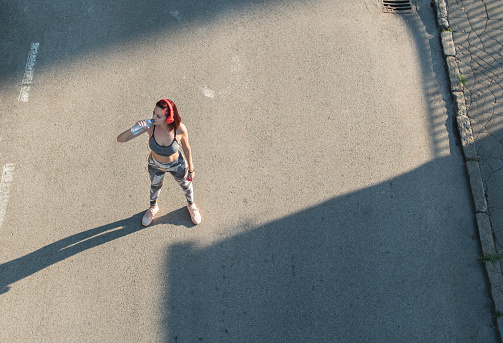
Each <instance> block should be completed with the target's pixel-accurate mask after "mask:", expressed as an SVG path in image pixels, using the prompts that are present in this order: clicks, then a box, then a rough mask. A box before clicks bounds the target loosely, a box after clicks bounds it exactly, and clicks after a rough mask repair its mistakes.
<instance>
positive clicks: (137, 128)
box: [131, 119, 154, 136]
mask: <svg viewBox="0 0 503 343" xmlns="http://www.w3.org/2000/svg"><path fill="white" fill-rule="evenodd" d="M145 121H146V122H147V125H145V126H140V125H139V124H138V125H135V126H133V127H132V128H131V132H132V133H133V135H135V136H136V135H137V134H139V133H140V132H143V131H144V130H146V129H148V128H149V127H150V126H152V124H153V123H154V119H147V120H145Z"/></svg>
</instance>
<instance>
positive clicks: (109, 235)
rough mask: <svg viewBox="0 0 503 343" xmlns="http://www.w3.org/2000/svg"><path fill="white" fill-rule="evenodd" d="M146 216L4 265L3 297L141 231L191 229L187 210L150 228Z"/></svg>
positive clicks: (0, 270)
mask: <svg viewBox="0 0 503 343" xmlns="http://www.w3.org/2000/svg"><path fill="white" fill-rule="evenodd" d="M185 212H186V209H185ZM143 214H144V211H142V212H140V213H137V214H135V215H133V216H131V217H129V218H126V219H122V220H119V221H116V222H113V223H110V224H106V225H103V226H99V227H96V228H93V229H90V230H86V231H83V232H79V233H77V234H74V235H71V236H69V237H65V238H63V239H60V240H59V241H57V242H54V243H51V244H49V245H46V246H45V247H42V248H40V249H38V250H35V251H34V252H32V253H29V254H27V255H25V256H22V257H19V258H16V259H14V260H12V261H8V262H5V263H3V264H0V294H3V293H6V292H7V291H9V289H10V285H11V284H13V283H15V282H17V281H19V280H21V279H24V278H25V277H28V276H30V275H32V274H35V273H37V272H38V271H40V270H43V269H44V268H47V267H49V266H51V265H53V264H55V263H58V262H60V261H63V260H65V259H67V258H68V257H71V256H74V255H76V254H78V253H80V252H82V251H85V250H87V249H91V248H94V247H96V246H99V245H102V244H105V243H108V242H111V241H113V240H116V239H118V238H121V237H124V236H127V235H130V234H132V233H135V232H137V231H141V230H144V229H147V228H150V227H152V226H155V225H158V224H173V225H178V226H186V227H190V224H189V223H190V219H188V218H187V215H185V216H184V215H183V214H184V209H183V208H181V209H178V210H175V211H173V212H171V213H168V214H165V215H163V216H160V217H157V218H154V221H153V222H152V224H150V226H148V227H145V226H142V225H141V219H142V217H143Z"/></svg>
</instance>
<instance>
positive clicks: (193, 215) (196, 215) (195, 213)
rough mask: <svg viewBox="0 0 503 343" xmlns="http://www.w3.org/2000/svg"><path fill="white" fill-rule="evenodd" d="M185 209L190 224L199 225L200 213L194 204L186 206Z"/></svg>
mask: <svg viewBox="0 0 503 343" xmlns="http://www.w3.org/2000/svg"><path fill="white" fill-rule="evenodd" d="M187 209H188V210H189V213H190V219H192V222H193V223H194V224H195V225H197V224H199V223H201V213H199V209H198V208H197V206H196V204H192V205H187Z"/></svg>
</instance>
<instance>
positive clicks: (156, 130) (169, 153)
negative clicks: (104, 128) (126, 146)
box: [117, 99, 201, 226]
mask: <svg viewBox="0 0 503 343" xmlns="http://www.w3.org/2000/svg"><path fill="white" fill-rule="evenodd" d="M152 119H153V120H154V123H153V124H152V126H150V127H149V128H148V129H146V130H144V131H143V132H141V133H140V134H138V135H137V136H139V135H141V134H143V133H144V132H148V134H149V137H150V138H149V143H148V144H149V147H150V150H151V152H150V154H149V156H148V172H149V174H150V181H151V186H150V208H149V209H148V210H147V212H145V215H144V216H143V219H142V224H143V225H144V226H148V225H150V223H151V222H152V219H153V218H154V216H155V215H156V213H157V212H158V211H159V207H158V206H157V198H158V197H159V193H160V192H161V187H162V183H163V181H164V174H165V173H166V172H169V173H170V174H171V175H173V177H174V179H175V180H176V182H178V184H179V185H180V186H181V187H182V189H183V191H184V192H185V197H186V198H187V203H188V204H187V209H188V210H189V213H190V218H191V219H192V222H193V223H194V224H196V225H197V224H199V223H200V222H201V214H200V213H199V209H198V208H197V207H196V205H195V204H194V191H193V188H192V180H193V179H194V176H195V173H194V164H193V163H192V152H191V149H190V145H189V135H188V133H187V128H186V127H185V125H184V124H182V119H181V118H180V116H179V115H178V110H177V108H176V106H175V104H174V103H173V101H171V100H167V99H162V100H159V101H158V102H157V103H156V104H155V108H154V111H153V117H152ZM136 125H140V126H147V122H146V121H145V120H142V121H139V122H137V123H136ZM137 136H135V135H134V134H133V133H132V132H131V130H130V129H129V130H126V131H124V132H123V133H121V134H120V135H119V136H118V137H117V141H118V142H127V141H129V140H131V139H133V138H135V137H137ZM180 143H181V145H182V149H183V152H184V154H185V157H186V158H187V160H186V159H185V158H184V156H183V155H182V154H181V153H180V152H179V148H180ZM187 161H188V166H187Z"/></svg>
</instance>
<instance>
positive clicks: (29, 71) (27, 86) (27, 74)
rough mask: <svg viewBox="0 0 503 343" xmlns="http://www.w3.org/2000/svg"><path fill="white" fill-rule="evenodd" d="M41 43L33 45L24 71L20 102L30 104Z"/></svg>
mask: <svg viewBox="0 0 503 343" xmlns="http://www.w3.org/2000/svg"><path fill="white" fill-rule="evenodd" d="M39 46H40V43H31V49H30V53H29V54H28V59H27V61H26V67H25V69H24V75H23V82H22V83H21V92H20V93H19V99H18V101H23V102H28V100H29V98H30V90H31V84H32V83H33V70H34V69H35V63H36V62H37V53H38V48H39Z"/></svg>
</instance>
